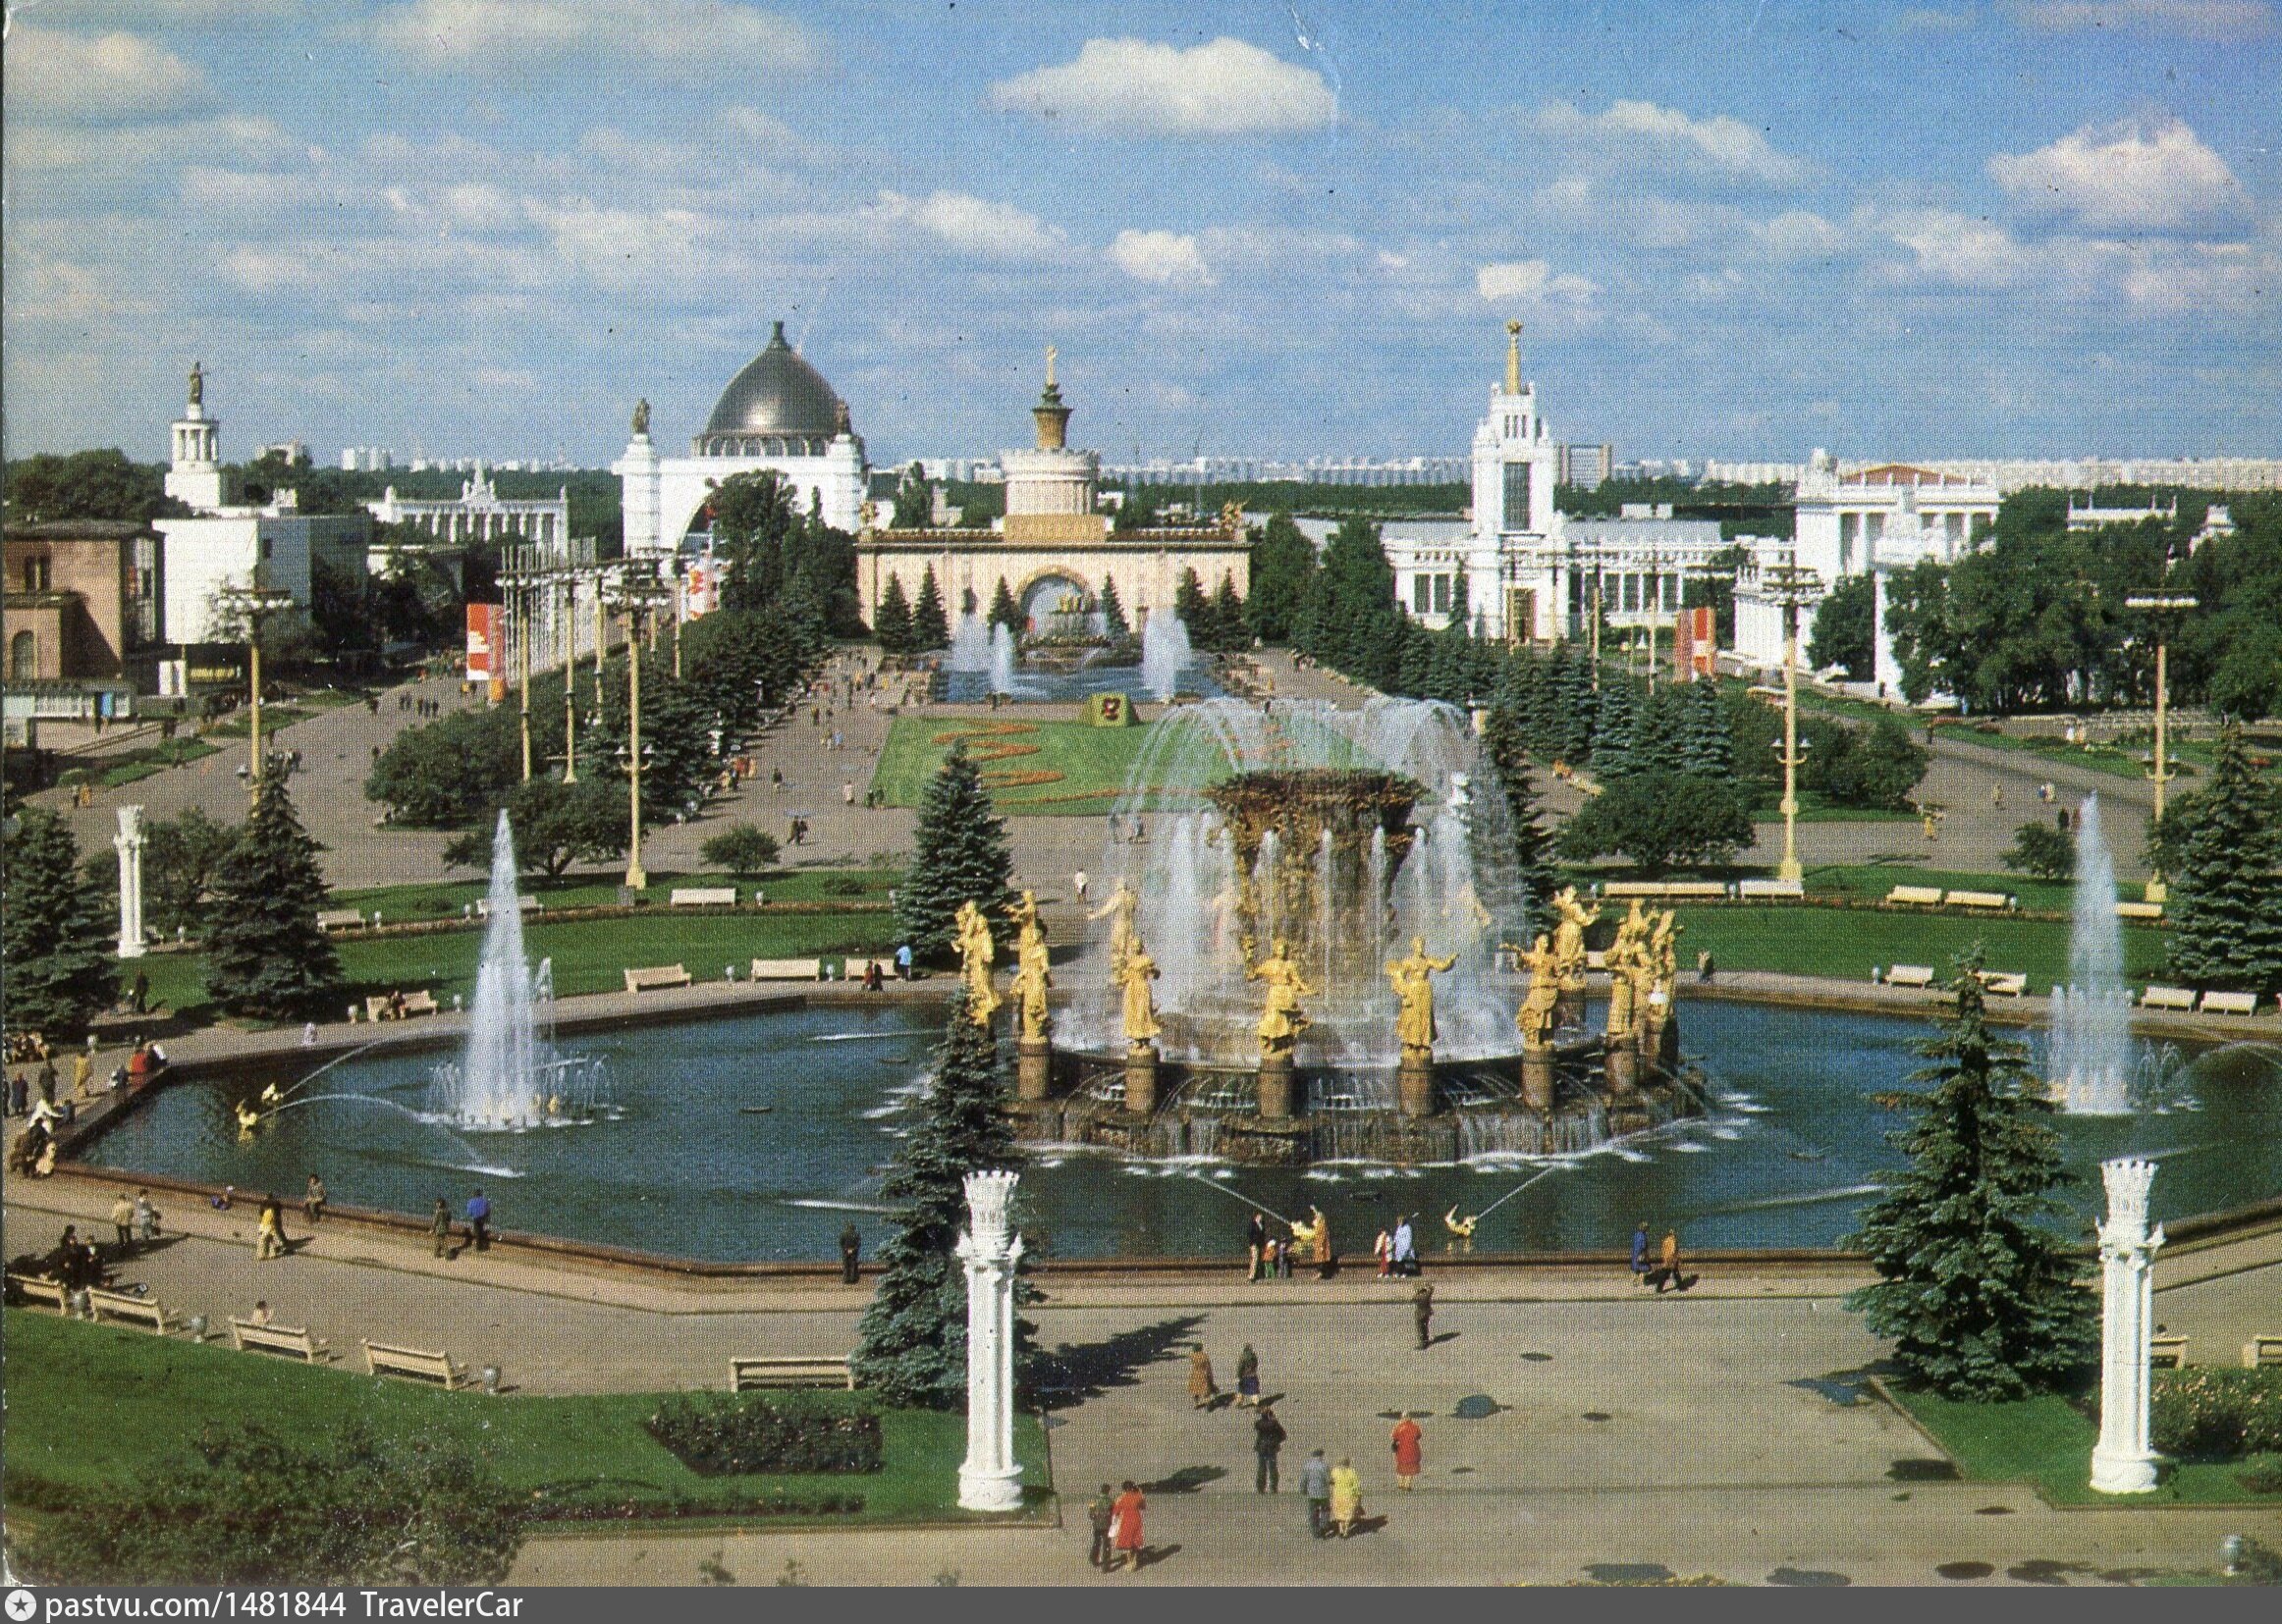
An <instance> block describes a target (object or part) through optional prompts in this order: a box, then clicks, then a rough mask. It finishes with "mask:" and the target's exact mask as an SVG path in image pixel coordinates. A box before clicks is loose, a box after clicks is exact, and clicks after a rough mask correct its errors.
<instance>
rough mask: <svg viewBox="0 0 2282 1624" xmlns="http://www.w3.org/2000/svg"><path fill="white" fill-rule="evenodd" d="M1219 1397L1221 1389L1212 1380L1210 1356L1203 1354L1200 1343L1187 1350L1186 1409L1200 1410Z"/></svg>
mask: <svg viewBox="0 0 2282 1624" xmlns="http://www.w3.org/2000/svg"><path fill="white" fill-rule="evenodd" d="M1220 1396H1221V1389H1220V1386H1219V1384H1218V1383H1217V1382H1215V1381H1214V1380H1213V1359H1212V1355H1211V1354H1209V1353H1207V1352H1205V1345H1204V1344H1203V1343H1202V1342H1198V1343H1195V1344H1194V1345H1192V1346H1191V1347H1190V1348H1189V1350H1188V1407H1189V1408H1190V1409H1192V1410H1201V1409H1203V1408H1204V1407H1205V1406H1206V1405H1208V1404H1211V1403H1212V1402H1213V1401H1214V1400H1216V1399H1218V1398H1219V1397H1220Z"/></svg>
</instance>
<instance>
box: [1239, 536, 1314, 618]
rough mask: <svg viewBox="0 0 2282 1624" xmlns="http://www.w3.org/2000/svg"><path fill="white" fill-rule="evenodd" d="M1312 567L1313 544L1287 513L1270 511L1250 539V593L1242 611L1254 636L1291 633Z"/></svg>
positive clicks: (1312, 573) (1304, 598) (1304, 596)
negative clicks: (1262, 524) (1266, 519)
mask: <svg viewBox="0 0 2282 1624" xmlns="http://www.w3.org/2000/svg"><path fill="white" fill-rule="evenodd" d="M1315 569H1316V550H1315V544H1314V543H1313V542H1311V541H1309V540H1308V539H1307V536H1306V534H1305V533H1304V532H1303V531H1302V530H1301V529H1300V527H1299V526H1298V525H1297V524H1296V523H1294V522H1293V521H1292V517H1291V515H1290V514H1284V513H1277V514H1269V515H1268V523H1267V525H1266V527H1265V528H1263V529H1261V530H1258V531H1256V532H1255V533H1254V535H1253V538H1252V596H1251V597H1250V598H1249V599H1247V600H1246V601H1245V606H1244V611H1245V618H1246V619H1247V620H1248V621H1249V622H1250V623H1251V626H1252V632H1253V635H1254V636H1256V637H1258V638H1259V639H1260V640H1261V641H1262V642H1267V643H1281V642H1284V641H1286V640H1288V639H1289V638H1290V637H1291V636H1292V634H1293V633H1294V632H1295V631H1296V630H1297V629H1298V625H1299V611H1300V605H1301V604H1302V603H1303V602H1305V600H1306V598H1307V589H1308V581H1309V579H1310V577H1312V576H1313V575H1314V574H1315Z"/></svg>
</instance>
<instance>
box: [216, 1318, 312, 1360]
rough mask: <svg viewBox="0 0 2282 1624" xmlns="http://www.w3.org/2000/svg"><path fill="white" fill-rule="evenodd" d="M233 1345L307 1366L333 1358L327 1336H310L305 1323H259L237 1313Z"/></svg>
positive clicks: (240, 1348)
mask: <svg viewBox="0 0 2282 1624" xmlns="http://www.w3.org/2000/svg"><path fill="white" fill-rule="evenodd" d="M230 1345H231V1346H232V1347H234V1348H236V1349H237V1350H238V1351H239V1352H240V1353H278V1354H283V1355H284V1356H285V1357H286V1358H288V1359H299V1361H300V1362H301V1363H302V1364H304V1365H322V1364H323V1363H324V1362H325V1361H326V1360H328V1359H330V1358H332V1357H333V1354H332V1350H331V1348H330V1347H329V1346H328V1345H327V1344H326V1342H325V1341H324V1339H323V1338H322V1337H317V1336H311V1335H310V1334H309V1330H308V1327H307V1326H257V1325H255V1324H254V1323H253V1322H252V1321H251V1320H241V1319H240V1318H238V1316H237V1315H235V1314H233V1315H232V1316H231V1317H230Z"/></svg>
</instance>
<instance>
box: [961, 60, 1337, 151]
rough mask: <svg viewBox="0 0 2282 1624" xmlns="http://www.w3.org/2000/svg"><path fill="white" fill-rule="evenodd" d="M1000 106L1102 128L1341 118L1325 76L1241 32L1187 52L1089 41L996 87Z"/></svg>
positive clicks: (1229, 126) (1162, 131) (1282, 131)
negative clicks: (1056, 62)
mask: <svg viewBox="0 0 2282 1624" xmlns="http://www.w3.org/2000/svg"><path fill="white" fill-rule="evenodd" d="M986 99H987V101H988V104H989V105H990V106H992V107H994V108H996V109H998V110H999V111H1001V112H1013V113H1035V114H1037V115H1039V116H1040V117H1041V118H1050V119H1066V120H1068V121H1069V122H1070V123H1071V124H1073V125H1075V126H1077V128H1079V129H1081V130H1085V131H1088V132H1090V133H1092V134H1094V135H1296V134H1300V133H1302V132H1305V131H1309V130H1321V129H1323V128H1324V127H1325V126H1327V125H1329V124H1331V122H1332V121H1333V120H1335V119H1336V118H1337V117H1338V114H1339V103H1338V98H1337V97H1336V96H1335V95H1333V94H1332V93H1331V86H1330V85H1328V84H1326V83H1325V82H1324V81H1323V76H1322V75H1321V74H1318V73H1317V72H1316V71H1315V70H1314V69H1312V68H1302V67H1299V66H1297V65H1296V64H1294V63H1289V62H1286V61H1284V60H1283V59H1282V58H1281V57H1278V56H1276V55H1274V54H1272V53H1271V52H1268V51H1264V50H1262V49H1261V48H1260V47H1259V46H1257V45H1248V44H1246V43H1245V42H1244V41H1243V40H1241V39H1229V38H1225V37H1223V38H1220V39H1215V40H1211V41H1209V42H1208V43H1206V44H1203V45H1194V46H1191V47H1190V48H1189V49H1187V50H1185V51H1184V50H1181V49H1180V48H1179V47H1177V46H1173V45H1158V44H1153V43H1151V42H1150V41H1148V40H1146V39H1089V40H1087V41H1086V42H1085V45H1084V46H1083V47H1082V48H1081V49H1080V50H1079V51H1078V53H1077V60H1076V61H1074V62H1067V63H1063V64H1062V65H1061V66H1060V67H1055V68H1037V69H1033V70H1032V71H1031V72H1029V73H1026V74H1018V75H1016V76H1015V77H1014V78H1012V79H1008V80H1001V81H999V82H998V83H996V84H994V85H992V86H991V88H990V92H989V95H988V97H987V98H986Z"/></svg>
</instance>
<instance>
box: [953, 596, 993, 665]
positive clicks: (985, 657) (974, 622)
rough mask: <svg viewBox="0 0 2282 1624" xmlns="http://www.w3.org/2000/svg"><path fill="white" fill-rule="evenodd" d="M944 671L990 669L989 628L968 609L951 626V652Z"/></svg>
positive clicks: (979, 617)
mask: <svg viewBox="0 0 2282 1624" xmlns="http://www.w3.org/2000/svg"><path fill="white" fill-rule="evenodd" d="M943 665H944V669H945V670H946V671H968V672H987V671H989V670H990V669H991V628H990V626H989V624H988V623H986V622H985V621H984V620H983V618H982V617H981V616H980V615H977V614H976V613H975V612H974V611H973V610H971V609H970V610H968V611H967V612H966V613H965V614H963V615H961V616H960V617H959V618H958V624H957V625H955V626H953V627H952V628H951V653H950V654H949V655H948V656H947V657H946V658H945V660H944V663H943Z"/></svg>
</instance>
